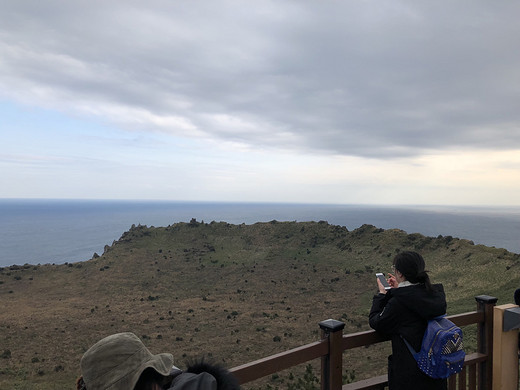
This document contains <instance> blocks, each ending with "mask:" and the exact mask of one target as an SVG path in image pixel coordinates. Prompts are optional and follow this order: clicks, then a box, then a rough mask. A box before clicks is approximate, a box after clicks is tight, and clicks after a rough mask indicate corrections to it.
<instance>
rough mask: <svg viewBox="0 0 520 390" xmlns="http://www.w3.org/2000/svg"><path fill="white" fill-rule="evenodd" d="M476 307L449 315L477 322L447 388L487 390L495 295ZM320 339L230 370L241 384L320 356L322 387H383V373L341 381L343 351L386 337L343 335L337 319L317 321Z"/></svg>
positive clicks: (461, 323)
mask: <svg viewBox="0 0 520 390" xmlns="http://www.w3.org/2000/svg"><path fill="white" fill-rule="evenodd" d="M475 299H476V301H477V310H476V311H473V312H468V313H463V314H457V315H453V316H449V317H448V318H449V319H450V320H451V321H453V322H454V323H455V324H456V325H458V326H461V327H462V326H467V325H472V324H476V325H477V352H475V353H472V354H469V355H467V356H466V360H465V362H464V369H463V371H462V372H460V373H459V374H457V375H453V376H451V377H450V378H448V389H450V390H457V389H459V390H462V389H464V390H467V389H469V390H473V389H479V390H486V389H487V390H490V389H491V383H492V359H493V356H492V354H493V307H494V306H495V304H496V302H497V299H496V298H494V297H490V296H487V295H480V296H478V297H476V298H475ZM319 326H320V328H321V336H322V339H321V340H320V341H317V342H314V343H311V344H307V345H303V346H301V347H298V348H294V349H291V350H289V351H285V352H281V353H279V354H276V355H273V356H268V357H266V358H263V359H260V360H256V361H253V362H251V363H247V364H244V365H241V366H238V367H235V368H232V369H231V370H230V371H231V372H232V373H233V374H234V376H235V377H236V378H237V379H238V381H239V383H240V384H244V383H248V382H251V381H254V380H256V379H260V378H262V377H265V376H267V375H270V374H274V373H276V372H279V371H282V370H284V369H287V368H290V367H293V366H296V365H298V364H301V363H305V362H308V361H311V360H314V359H317V358H320V359H321V389H322V390H362V389H365V390H367V389H385V388H387V387H388V381H387V376H386V375H381V376H378V377H374V378H370V379H365V380H361V381H358V382H355V383H350V384H346V385H342V373H343V351H346V350H350V349H353V348H357V347H363V346H367V345H371V344H377V343H381V342H385V341H388V338H386V337H384V336H383V335H381V334H380V333H377V332H375V331H366V332H359V333H352V334H347V335H343V328H344V327H345V324H344V323H343V322H340V321H336V320H326V321H323V322H320V324H319Z"/></svg>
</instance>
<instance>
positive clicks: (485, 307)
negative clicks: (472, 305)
mask: <svg viewBox="0 0 520 390" xmlns="http://www.w3.org/2000/svg"><path fill="white" fill-rule="evenodd" d="M475 300H476V301H477V311H481V312H484V322H483V323H479V324H478V328H477V352H480V353H483V354H486V355H487V359H486V361H485V362H483V363H481V364H480V368H479V373H478V376H479V381H478V382H479V383H480V386H482V387H481V388H482V389H483V390H491V389H492V384H493V309H494V307H495V304H496V303H497V301H498V299H497V298H495V297H490V296H489V295H479V296H477V297H475Z"/></svg>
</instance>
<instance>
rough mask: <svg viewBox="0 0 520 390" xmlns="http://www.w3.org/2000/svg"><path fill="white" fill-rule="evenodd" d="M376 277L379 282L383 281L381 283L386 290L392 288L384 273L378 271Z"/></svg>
mask: <svg viewBox="0 0 520 390" xmlns="http://www.w3.org/2000/svg"><path fill="white" fill-rule="evenodd" d="M376 277H377V279H378V280H379V282H380V283H381V285H382V286H383V287H384V289H385V290H390V289H391V288H392V287H390V285H389V284H388V281H387V280H386V278H385V275H383V274H382V273H380V272H378V273H377V274H376Z"/></svg>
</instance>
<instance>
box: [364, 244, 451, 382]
mask: <svg viewBox="0 0 520 390" xmlns="http://www.w3.org/2000/svg"><path fill="white" fill-rule="evenodd" d="M389 276H390V277H389V278H388V283H389V284H390V286H391V287H392V288H390V289H389V290H385V288H384V286H383V285H382V284H381V282H380V281H379V280H377V284H378V288H379V293H378V294H377V295H375V296H374V298H373V300H372V309H371V310H370V315H369V323H370V326H371V327H372V328H373V329H375V330H376V331H378V332H381V333H384V334H386V335H389V336H390V337H391V340H392V355H390V356H389V357H388V387H389V389H390V390H416V389H421V390H442V389H447V381H446V379H433V378H430V377H429V376H427V375H426V374H424V373H423V372H421V371H420V370H419V367H418V365H417V362H416V361H415V359H414V357H413V356H412V354H411V353H410V351H409V350H408V347H407V346H406V344H405V342H404V341H403V338H404V339H405V340H406V341H408V343H409V344H411V345H412V347H413V348H414V349H415V350H416V351H417V350H419V349H420V347H421V342H422V338H423V335H424V332H425V330H426V326H427V323H428V320H431V319H433V318H435V317H438V316H441V315H443V314H445V313H446V297H445V295H444V289H443V287H442V285H440V284H436V285H432V284H431V283H430V278H429V276H428V274H427V271H426V270H425V264H424V259H423V258H422V256H421V255H420V254H418V253H416V252H402V253H399V254H398V255H397V256H396V257H395V258H394V261H393V273H392V274H389Z"/></svg>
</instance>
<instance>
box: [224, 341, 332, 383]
mask: <svg viewBox="0 0 520 390" xmlns="http://www.w3.org/2000/svg"><path fill="white" fill-rule="evenodd" d="M328 353H329V343H328V340H326V339H325V340H321V341H316V342H314V343H311V344H306V345H303V346H301V347H298V348H294V349H291V350H289V351H285V352H281V353H278V354H276V355H272V356H268V357H266V358H263V359H259V360H255V361H253V362H250V363H246V364H243V365H241V366H238V367H235V368H232V369H231V370H230V371H231V373H232V374H233V375H234V376H235V377H236V378H237V380H238V382H239V383H240V384H242V383H246V382H251V381H254V380H256V379H259V378H262V377H264V376H266V375H270V374H274V373H275V372H278V371H282V370H285V369H286V368H290V367H293V366H296V365H297V364H301V363H305V362H307V361H309V360H313V359H317V358H319V357H322V356H325V355H327V354H328Z"/></svg>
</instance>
